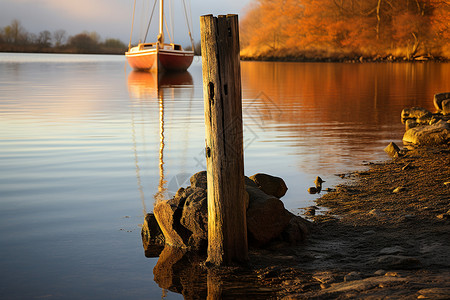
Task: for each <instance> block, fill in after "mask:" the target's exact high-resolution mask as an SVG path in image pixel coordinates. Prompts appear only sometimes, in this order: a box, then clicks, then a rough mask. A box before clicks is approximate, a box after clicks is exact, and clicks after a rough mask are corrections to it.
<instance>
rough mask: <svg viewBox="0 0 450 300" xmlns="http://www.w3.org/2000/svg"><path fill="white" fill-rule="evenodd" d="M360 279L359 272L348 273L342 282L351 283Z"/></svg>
mask: <svg viewBox="0 0 450 300" xmlns="http://www.w3.org/2000/svg"><path fill="white" fill-rule="evenodd" d="M360 279H361V273H359V272H350V273H348V274H347V275H345V276H344V281H345V282H348V281H353V280H360Z"/></svg>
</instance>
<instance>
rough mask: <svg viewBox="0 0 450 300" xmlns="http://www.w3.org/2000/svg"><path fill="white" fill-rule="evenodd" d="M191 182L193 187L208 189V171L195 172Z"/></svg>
mask: <svg viewBox="0 0 450 300" xmlns="http://www.w3.org/2000/svg"><path fill="white" fill-rule="evenodd" d="M189 180H190V182H191V187H192V188H201V189H204V190H206V189H207V188H208V178H207V175H206V171H200V172H197V173H195V174H194V175H192V176H191V178H190V179H189Z"/></svg>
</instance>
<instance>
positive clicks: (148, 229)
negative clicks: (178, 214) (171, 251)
mask: <svg viewBox="0 0 450 300" xmlns="http://www.w3.org/2000/svg"><path fill="white" fill-rule="evenodd" d="M141 238H142V245H143V246H144V250H145V256H146V257H158V256H159V254H160V253H161V251H162V249H163V247H164V244H165V239H164V234H163V233H162V231H161V228H160V227H159V225H158V222H157V221H156V218H155V215H154V214H152V213H148V214H147V215H146V216H145V219H144V224H143V225H142V229H141Z"/></svg>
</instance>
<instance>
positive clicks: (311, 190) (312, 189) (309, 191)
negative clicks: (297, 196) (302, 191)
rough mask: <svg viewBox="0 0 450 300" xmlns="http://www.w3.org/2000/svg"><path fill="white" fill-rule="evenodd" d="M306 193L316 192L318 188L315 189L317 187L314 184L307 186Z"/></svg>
mask: <svg viewBox="0 0 450 300" xmlns="http://www.w3.org/2000/svg"><path fill="white" fill-rule="evenodd" d="M308 193H310V194H317V193H318V190H317V188H316V187H315V186H312V187H310V188H308Z"/></svg>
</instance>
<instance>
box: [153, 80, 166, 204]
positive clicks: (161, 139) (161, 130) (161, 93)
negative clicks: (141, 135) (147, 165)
mask: <svg viewBox="0 0 450 300" xmlns="http://www.w3.org/2000/svg"><path fill="white" fill-rule="evenodd" d="M157 91H158V101H159V183H158V192H157V193H156V194H155V195H154V198H155V200H156V201H162V200H164V198H165V192H166V190H167V188H166V187H165V183H166V181H165V179H164V90H163V89H160V88H159V86H158V90H157Z"/></svg>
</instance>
